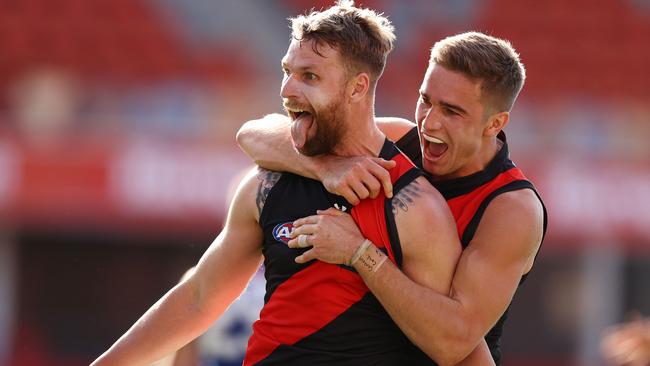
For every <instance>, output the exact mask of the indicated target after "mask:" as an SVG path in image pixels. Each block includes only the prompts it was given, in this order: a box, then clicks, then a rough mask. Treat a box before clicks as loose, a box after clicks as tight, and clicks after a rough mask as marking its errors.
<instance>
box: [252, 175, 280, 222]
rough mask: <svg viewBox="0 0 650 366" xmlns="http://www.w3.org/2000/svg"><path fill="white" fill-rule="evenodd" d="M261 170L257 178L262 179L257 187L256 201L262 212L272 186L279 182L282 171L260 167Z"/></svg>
mask: <svg viewBox="0 0 650 366" xmlns="http://www.w3.org/2000/svg"><path fill="white" fill-rule="evenodd" d="M259 170H260V172H259V173H257V179H258V180H259V181H260V186H259V188H258V189H257V197H256V198H255V203H256V204H257V209H258V211H259V213H260V214H261V213H262V209H263V208H264V204H265V203H266V198H267V197H268V196H269V192H271V188H273V186H274V185H275V183H277V182H278V180H279V179H280V177H281V176H282V173H279V172H274V171H271V170H266V169H262V168H260V169H259Z"/></svg>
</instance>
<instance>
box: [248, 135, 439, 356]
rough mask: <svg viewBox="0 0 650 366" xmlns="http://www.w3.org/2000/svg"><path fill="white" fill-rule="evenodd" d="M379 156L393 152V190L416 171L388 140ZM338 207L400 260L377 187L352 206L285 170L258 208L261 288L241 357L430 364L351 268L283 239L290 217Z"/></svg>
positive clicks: (388, 156) (387, 207)
mask: <svg viewBox="0 0 650 366" xmlns="http://www.w3.org/2000/svg"><path fill="white" fill-rule="evenodd" d="M380 157H382V158H384V159H387V160H391V159H392V160H395V161H396V162H397V166H396V167H395V168H394V169H392V170H391V171H390V174H391V180H392V181H393V182H394V192H395V193H397V191H398V190H399V189H400V188H401V187H404V186H406V185H407V184H408V183H410V182H411V181H413V180H414V179H415V178H417V177H419V176H421V175H422V173H421V171H420V170H419V169H418V168H416V167H415V166H414V165H413V163H411V162H410V161H409V160H408V158H407V157H406V156H405V155H403V154H401V153H400V152H399V151H398V149H397V148H396V147H395V145H394V144H393V143H392V142H389V141H388V140H386V142H385V143H384V146H383V148H382V150H381V153H380ZM330 207H336V208H338V209H340V210H343V211H346V212H349V213H350V214H351V215H352V217H353V218H354V220H355V221H356V222H357V224H358V225H359V227H360V229H361V232H362V233H363V235H364V236H365V237H366V238H368V239H370V240H372V241H373V242H374V243H375V245H377V247H379V248H380V249H381V250H383V251H384V252H385V253H386V254H387V255H388V256H389V259H390V260H391V261H393V262H394V263H395V264H397V265H398V266H399V265H401V247H400V243H399V238H398V235H397V230H396V227H395V223H394V219H393V215H392V210H391V204H390V200H388V199H386V198H385V196H384V195H383V192H382V193H381V194H380V195H379V196H378V197H377V198H375V199H366V200H363V201H362V202H361V203H360V204H359V205H357V206H354V207H353V206H352V205H351V204H349V203H348V202H347V201H346V200H345V199H344V198H342V197H340V196H336V195H333V194H331V193H329V192H327V191H326V190H325V188H324V187H323V185H322V184H321V183H320V182H318V181H316V180H312V179H308V178H304V177H300V176H297V175H294V174H288V173H283V174H282V177H281V178H280V179H279V180H278V181H277V183H276V184H275V185H274V186H273V188H272V189H271V190H270V192H269V194H268V197H267V199H266V203H265V205H264V208H263V210H262V212H261V214H260V225H261V226H262V228H263V231H264V244H263V249H262V251H263V254H264V275H265V277H266V295H265V298H264V302H265V304H264V307H263V308H262V310H261V312H260V319H259V320H258V321H256V322H255V324H254V325H253V334H252V335H251V338H250V340H249V343H248V349H247V351H246V358H245V361H244V365H400V366H402V365H434V363H433V361H431V360H430V359H428V358H427V357H426V356H425V355H424V353H422V352H421V351H420V350H419V349H417V348H416V347H415V346H413V344H412V343H411V342H410V341H409V340H408V339H407V338H406V336H405V335H404V334H403V333H402V332H401V330H400V329H399V328H398V327H397V326H396V325H395V323H394V322H393V320H392V319H391V318H390V316H389V315H388V314H387V313H386V311H385V310H384V309H383V307H382V306H381V304H380V303H379V301H378V300H377V299H376V298H375V297H374V295H372V293H371V292H370V291H369V290H368V288H367V287H366V285H365V284H364V282H363V280H362V279H361V277H360V276H359V275H358V274H357V273H356V272H355V270H354V268H352V267H347V266H343V265H333V264H328V263H325V262H321V261H311V262H308V263H304V264H297V263H295V261H294V259H295V258H296V257H297V256H298V255H300V254H302V253H304V252H305V251H306V250H308V248H305V249H292V248H289V247H287V242H288V241H289V239H290V237H289V235H290V233H291V231H292V230H293V226H292V222H293V221H294V220H296V219H298V218H301V217H305V216H309V215H314V214H316V210H317V209H321V210H325V209H327V208H330Z"/></svg>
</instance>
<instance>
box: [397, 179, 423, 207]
mask: <svg viewBox="0 0 650 366" xmlns="http://www.w3.org/2000/svg"><path fill="white" fill-rule="evenodd" d="M421 194H422V189H421V188H420V182H418V181H417V180H414V181H412V182H411V183H409V184H408V185H407V186H406V187H404V188H402V189H400V191H399V192H397V194H396V195H395V196H393V199H392V201H391V204H392V208H393V215H397V214H398V213H399V212H400V211H403V212H408V210H409V206H412V205H413V202H414V200H415V199H416V198H417V197H420V195H421Z"/></svg>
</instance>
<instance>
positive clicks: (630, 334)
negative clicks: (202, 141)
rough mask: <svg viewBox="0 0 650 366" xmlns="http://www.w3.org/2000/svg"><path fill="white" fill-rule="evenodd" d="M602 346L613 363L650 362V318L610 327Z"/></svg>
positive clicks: (634, 364) (635, 365)
mask: <svg viewBox="0 0 650 366" xmlns="http://www.w3.org/2000/svg"><path fill="white" fill-rule="evenodd" d="M600 347H601V351H602V353H603V356H604V357H605V359H606V360H607V361H609V362H610V363H611V364H612V365H630V366H645V365H648V364H650V319H635V320H633V321H631V322H629V323H625V324H622V325H619V326H616V327H613V328H611V329H608V330H607V331H606V333H605V335H604V336H603V339H602V342H601V345H600Z"/></svg>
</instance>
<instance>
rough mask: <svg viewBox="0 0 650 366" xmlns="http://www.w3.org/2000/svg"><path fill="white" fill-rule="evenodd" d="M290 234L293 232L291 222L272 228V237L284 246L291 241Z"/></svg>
mask: <svg viewBox="0 0 650 366" xmlns="http://www.w3.org/2000/svg"><path fill="white" fill-rule="evenodd" d="M291 232H293V222H285V223H284V224H277V225H276V226H275V227H274V228H273V237H274V238H275V240H277V241H281V242H283V243H285V244H287V243H288V242H289V240H291Z"/></svg>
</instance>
